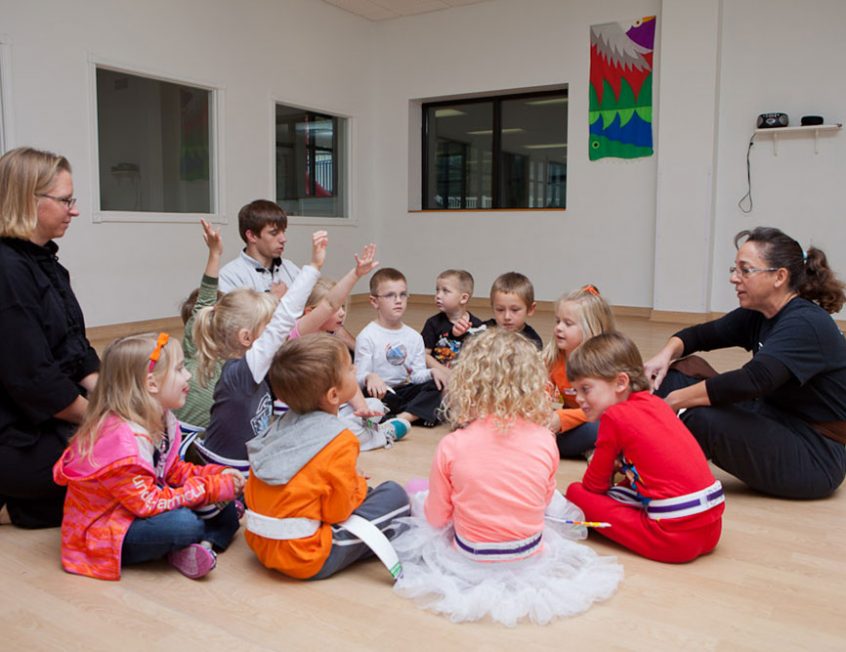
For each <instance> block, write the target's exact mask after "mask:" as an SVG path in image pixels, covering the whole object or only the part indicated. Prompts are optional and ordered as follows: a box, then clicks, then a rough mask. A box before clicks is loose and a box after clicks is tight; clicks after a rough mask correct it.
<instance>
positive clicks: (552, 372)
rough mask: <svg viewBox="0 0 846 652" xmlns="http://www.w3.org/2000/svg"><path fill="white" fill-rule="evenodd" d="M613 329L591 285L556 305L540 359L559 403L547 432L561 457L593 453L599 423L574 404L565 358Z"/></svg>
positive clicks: (610, 317) (604, 305)
mask: <svg viewBox="0 0 846 652" xmlns="http://www.w3.org/2000/svg"><path fill="white" fill-rule="evenodd" d="M612 330H614V315H613V314H611V308H610V307H609V306H608V303H607V302H606V301H605V299H603V298H602V297H601V296H600V295H599V290H597V289H596V288H595V287H594V286H592V285H585V286H584V287H583V288H580V289H578V290H574V291H573V292H570V294H567V295H565V296H563V297H561V298H560V299H559V300H558V303H557V304H556V305H555V328H554V329H553V331H552V339H551V340H550V341H549V343H548V344H547V345H546V346H545V347H544V350H543V357H544V361H545V362H546V367H547V369H549V379H550V381H552V384H553V386H554V388H555V391H556V393H557V396H556V398H557V399H558V400H559V401H560V402H561V403H562V405H561V409H559V410H555V411H554V412H553V413H552V418H551V420H550V426H549V427H550V430H552V432H555V433H558V434H557V435H556V436H555V440H556V443H557V444H558V452H559V453H560V455H561V457H586V456H588V455H590V454H591V453H592V452H593V447H594V445H595V444H596V433H597V431H598V430H599V424H598V423H596V422H593V423H590V422H588V419H587V417H586V416H585V413H584V412H582V409H581V408H580V407H579V406H578V404H577V403H576V391H575V390H574V389H573V388H572V387H571V386H570V382H569V381H568V380H567V356H569V355H570V354H571V353H573V351H575V350H576V347H578V346H579V345H580V344H581V343H582V342H583V341H585V340H586V339H588V338H590V337H593V336H594V335H599V334H600V333H605V332H606V331H612Z"/></svg>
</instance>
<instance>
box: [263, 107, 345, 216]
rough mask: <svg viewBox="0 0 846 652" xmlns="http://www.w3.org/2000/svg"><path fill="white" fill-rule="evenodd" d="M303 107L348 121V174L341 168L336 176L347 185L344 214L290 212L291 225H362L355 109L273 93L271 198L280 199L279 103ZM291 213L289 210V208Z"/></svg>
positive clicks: (271, 111) (271, 117)
mask: <svg viewBox="0 0 846 652" xmlns="http://www.w3.org/2000/svg"><path fill="white" fill-rule="evenodd" d="M277 104H281V105H283V106H286V107H289V108H292V109H300V110H302V111H308V112H310V113H318V114H322V115H328V116H331V117H333V118H339V119H343V120H345V121H346V129H345V131H346V134H345V135H344V150H345V151H344V174H343V175H339V174H338V173H337V171H334V172H333V174H334V175H335V177H336V182H337V183H338V184H339V185H340V184H342V183H343V184H345V187H344V197H345V200H344V205H343V208H342V214H341V215H338V216H336V217H330V216H324V215H296V214H288V225H289V226H290V225H292V224H294V225H303V226H320V227H326V226H358V220H357V218H356V216H355V211H354V208H353V207H354V206H355V205H356V204H355V199H356V197H355V191H354V189H355V179H356V176H357V175H356V171H355V166H354V165H353V164H352V161H353V159H354V152H355V151H356V142H357V126H358V124H357V121H356V120H355V118H354V117H353V116H352V115H351V112H349V111H344V110H339V109H337V108H333V107H327V106H325V105H317V104H314V103H311V102H303V101H300V100H292V99H290V98H289V97H281V96H277V95H271V96H270V101H269V102H268V106H269V109H268V116H269V117H268V132H269V134H270V138H269V152H268V153H269V160H270V191H269V193H268V197H272V198H273V201H276V105H277ZM285 212H286V213H287V211H285Z"/></svg>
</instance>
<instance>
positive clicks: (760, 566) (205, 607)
mask: <svg viewBox="0 0 846 652" xmlns="http://www.w3.org/2000/svg"><path fill="white" fill-rule="evenodd" d="M431 312H433V310H432V309H431V307H430V306H412V307H411V309H410V310H409V318H408V320H407V321H408V323H409V324H410V325H412V326H415V327H420V326H421V325H422V322H423V320H424V319H425V317H426V316H428V314H429V313H431ZM480 312H482V311H480ZM480 316H484V315H480ZM368 319H370V315H369V311H368V310H367V308H366V307H365V306H363V305H362V306H356V307H355V308H354V310H353V311H352V314H351V316H350V319H349V326H350V329H351V330H353V331H354V332H355V330H356V329H357V328H360V327H361V326H362V325H363V324H364V323H366V321H367V320H368ZM532 322H533V325H535V327H536V328H537V330H538V331H539V332H540V333H541V334H542V335H543V337H544V338H545V339H546V338H548V334H549V333H550V332H551V323H552V317H551V315H549V314H543V315H538V316H536V317H535V318H534V319H533V320H532ZM620 325H621V328H622V329H623V330H624V331H626V332H627V333H628V334H629V335H631V336H632V337H633V338H634V339H635V340H636V341H637V342H638V344H639V345H640V347H641V350H642V352H643V354H644V355H645V356H649V355H651V354H652V353H654V352H655V351H656V350H657V349H658V347H659V346H660V345H661V344H662V343H663V341H664V340H665V339H666V337H667V335H668V334H670V333H672V332H673V330H675V328H676V327H675V326H673V325H667V324H653V323H650V322H648V321H646V320H643V319H635V318H626V319H622V320H621V324H620ZM99 345H102V342H99V343H98V346H99ZM744 359H745V355H743V353H742V352H737V351H731V352H727V353H723V354H721V355H720V356H712V357H711V360H712V363H713V364H714V365H715V366H716V367H717V368H719V369H728V368H731V367H733V366H736V365H738V364H739V363H742V362H743V360H744ZM444 432H445V429H443V428H438V429H434V430H425V429H419V428H415V429H413V430H412V432H411V434H410V436H409V437H408V438H407V439H406V440H405V441H403V442H401V443H399V444H398V445H396V446H395V447H394V448H392V449H389V450H381V451H372V452H368V453H365V454H363V455H362V459H361V462H360V467H361V468H362V469H363V470H364V471H365V472H367V473H369V474H370V475H371V476H372V481H373V482H374V483H378V482H380V481H383V480H387V479H394V480H398V481H399V482H405V481H406V480H408V479H409V478H411V477H413V476H425V475H427V474H428V469H429V462H430V460H431V457H432V454H433V451H434V448H435V446H436V444H437V442H438V439H439V438H440V437H441V436H442V435H443V434H444ZM584 467H585V465H584V463H580V462H575V461H566V460H562V462H561V466H560V469H559V471H558V485H559V488H562V489H564V488H566V486H567V484H568V483H569V482H572V481H573V480H576V479H579V478H580V477H581V475H582V473H583V472H584ZM716 475H717V477H718V478H719V479H720V480H721V481H722V482H723V484H724V486H725V487H726V491H727V501H726V502H727V505H726V512H725V518H724V529H723V537H722V540H721V542H720V545H719V547H718V548H717V550H716V551H715V552H714V553H713V554H711V555H710V556H708V557H705V558H702V559H699V560H697V561H696V562H694V563H691V564H685V565H680V566H671V565H666V564H659V563H655V562H650V561H647V560H645V559H641V558H639V557H636V556H634V555H633V554H630V553H629V552H627V551H625V550H623V549H621V548H619V547H617V546H615V545H613V544H611V543H608V542H606V541H604V540H603V539H602V537H600V536H597V535H592V536H591V538H590V539H589V540H588V542H587V545H589V546H590V547H591V548H593V549H594V550H595V551H596V552H598V553H600V554H606V555H616V556H617V557H618V559H619V560H620V561H621V562H622V564H623V565H624V567H625V572H626V576H625V579H624V581H623V583H622V584H621V586H620V589H619V591H618V592H617V594H616V595H615V596H614V597H612V598H611V599H610V600H608V601H607V602H605V603H601V604H597V605H595V606H594V607H593V608H592V609H590V610H589V611H588V612H587V613H585V614H584V615H582V616H578V617H575V618H571V619H568V620H559V621H555V622H554V623H552V624H550V625H548V626H545V627H541V626H535V625H531V624H522V625H519V626H517V627H516V628H513V629H507V628H505V627H502V626H500V625H498V624H496V623H492V622H482V623H473V624H463V625H455V624H452V623H450V622H449V621H448V620H446V619H445V618H443V617H440V616H437V615H434V614H431V613H428V612H426V611H422V610H420V609H418V608H417V607H416V606H415V605H414V604H413V603H411V602H409V601H407V600H405V599H402V598H399V597H397V596H395V595H394V594H393V592H392V590H391V581H390V579H389V576H388V575H387V573H386V572H385V570H384V569H383V567H382V566H381V565H379V564H378V562H369V563H364V564H361V565H359V566H355V567H353V568H351V569H349V570H347V571H345V572H343V573H341V574H340V575H338V576H336V577H334V578H331V579H329V580H325V581H322V582H305V583H302V582H295V581H292V580H288V579H286V578H284V577H282V576H281V575H278V574H275V573H272V572H270V571H267V570H265V569H264V568H262V567H261V566H260V565H259V564H258V563H257V562H256V561H255V560H254V558H253V556H252V554H251V552H250V551H249V549H248V548H247V546H246V545H245V543H244V540H243V537H242V536H241V535H240V534H239V535H238V536H237V537H236V539H235V542H234V543H233V545H232V547H231V548H230V550H229V551H228V552H226V553H225V554H223V555H221V556H220V559H219V565H218V568H217V569H216V570H215V571H214V573H212V574H211V575H210V576H209V577H207V578H206V579H204V580H201V581H191V580H188V579H186V578H184V577H182V576H181V575H179V574H178V573H177V572H175V571H173V570H172V569H171V568H169V567H168V566H167V565H166V564H164V563H154V564H149V565H146V566H143V567H135V568H129V569H126V570H125V571H124V576H123V579H122V580H121V581H120V582H102V581H98V580H92V579H88V578H83V577H77V576H73V575H68V574H66V573H64V572H63V571H62V570H61V566H60V564H59V531H58V530H57V529H54V530H42V531H24V530H18V529H15V528H12V527H11V526H3V527H0V577H2V578H3V582H2V589H0V650H67V649H84V650H115V649H119V650H136V649H137V650H141V649H144V650H165V649H167V650H180V651H182V650H228V651H229V652H232V651H233V650H235V649H238V650H253V649H255V650H295V649H302V650H316V649H319V648H323V649H340V648H344V649H348V650H404V651H409V650H430V649H437V650H438V651H439V652H445V651H446V650H462V651H466V650H534V649H538V650H541V649H550V650H552V649H557V650H588V649H602V650H650V651H655V650H731V651H739V650H815V651H817V650H844V649H846V619H844V617H843V614H842V612H843V606H844V604H846V561H844V542H846V490H843V489H841V490H840V491H839V492H838V493H837V494H836V495H835V496H834V497H833V498H831V499H829V500H824V501H815V502H798V501H787V500H774V499H771V498H766V497H763V496H760V495H757V494H754V493H753V492H751V491H749V490H747V489H746V488H744V487H743V486H742V485H741V484H740V483H738V482H737V481H736V480H734V479H732V478H731V477H730V476H727V475H726V474H724V473H722V472H720V471H716Z"/></svg>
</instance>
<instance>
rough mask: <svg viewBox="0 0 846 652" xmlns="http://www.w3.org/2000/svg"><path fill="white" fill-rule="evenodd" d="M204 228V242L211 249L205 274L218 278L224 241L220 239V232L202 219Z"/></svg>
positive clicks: (201, 222)
mask: <svg viewBox="0 0 846 652" xmlns="http://www.w3.org/2000/svg"><path fill="white" fill-rule="evenodd" d="M200 224H201V225H202V227H203V242H205V243H206V246H207V247H208V248H209V257H208V259H207V260H206V268H205V270H204V271H203V274H205V275H206V276H210V277H212V278H217V277H218V275H219V273H220V257H221V256H222V255H223V239H222V238H221V237H220V230H219V229H218V230H215V229H214V228H213V227H212V225H211V224H209V223H208V222H206V221H205V220H203V219H201V220H200Z"/></svg>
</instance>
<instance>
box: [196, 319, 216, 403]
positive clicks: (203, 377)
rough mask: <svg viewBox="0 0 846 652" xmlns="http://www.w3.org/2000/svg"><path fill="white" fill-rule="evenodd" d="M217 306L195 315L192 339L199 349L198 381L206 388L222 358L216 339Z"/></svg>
mask: <svg viewBox="0 0 846 652" xmlns="http://www.w3.org/2000/svg"><path fill="white" fill-rule="evenodd" d="M216 309H217V306H216V305H214V306H206V307H205V308H200V310H198V311H197V312H196V313H195V314H194V328H193V331H192V337H193V338H194V346H195V347H196V349H197V353H196V361H197V381H198V382H199V383H200V385H202V386H203V387H205V386H206V385H208V383H209V380H210V379H211V377H212V376H213V375H214V369H215V366H216V365H217V361H218V360H219V359H220V358H221V356H220V353H219V350H218V346H217V342H216V341H215V338H214V313H215V310H216Z"/></svg>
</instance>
